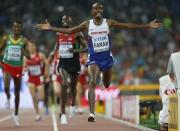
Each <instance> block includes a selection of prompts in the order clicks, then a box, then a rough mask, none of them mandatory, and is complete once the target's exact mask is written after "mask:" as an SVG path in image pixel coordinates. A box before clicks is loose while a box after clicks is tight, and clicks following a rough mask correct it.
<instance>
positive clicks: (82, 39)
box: [74, 32, 88, 53]
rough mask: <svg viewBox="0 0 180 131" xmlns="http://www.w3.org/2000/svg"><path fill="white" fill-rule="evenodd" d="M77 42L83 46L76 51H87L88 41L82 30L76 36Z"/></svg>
mask: <svg viewBox="0 0 180 131" xmlns="http://www.w3.org/2000/svg"><path fill="white" fill-rule="evenodd" d="M76 39H77V42H78V43H79V44H80V45H81V46H82V47H81V48H80V49H75V50H74V52H79V53H80V52H87V51H88V48H87V42H86V40H85V37H84V35H83V33H82V32H80V33H78V34H77V36H76Z"/></svg>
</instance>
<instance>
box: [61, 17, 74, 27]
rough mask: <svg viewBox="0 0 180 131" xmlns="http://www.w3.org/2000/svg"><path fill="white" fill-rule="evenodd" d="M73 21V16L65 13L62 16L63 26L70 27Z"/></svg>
mask: <svg viewBox="0 0 180 131" xmlns="http://www.w3.org/2000/svg"><path fill="white" fill-rule="evenodd" d="M71 21H72V19H71V17H69V16H67V15H64V16H63V17H62V26H63V27H70V25H71Z"/></svg>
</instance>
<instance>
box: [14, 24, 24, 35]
mask: <svg viewBox="0 0 180 131" xmlns="http://www.w3.org/2000/svg"><path fill="white" fill-rule="evenodd" d="M22 28H23V27H22V24H20V23H16V22H14V23H13V26H12V30H13V32H14V35H20V34H21V31H22Z"/></svg>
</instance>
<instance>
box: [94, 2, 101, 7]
mask: <svg viewBox="0 0 180 131" xmlns="http://www.w3.org/2000/svg"><path fill="white" fill-rule="evenodd" d="M96 6H100V7H101V8H103V5H102V4H101V3H98V2H96V3H94V4H93V5H92V8H96Z"/></svg>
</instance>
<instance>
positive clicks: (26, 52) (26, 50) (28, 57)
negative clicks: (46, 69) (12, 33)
mask: <svg viewBox="0 0 180 131" xmlns="http://www.w3.org/2000/svg"><path fill="white" fill-rule="evenodd" d="M28 42H29V41H28V40H27V39H26V38H25V39H24V43H25V44H24V47H23V48H22V52H23V54H24V55H25V56H26V58H27V59H31V56H30V54H29V50H28V45H27V44H28Z"/></svg>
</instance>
